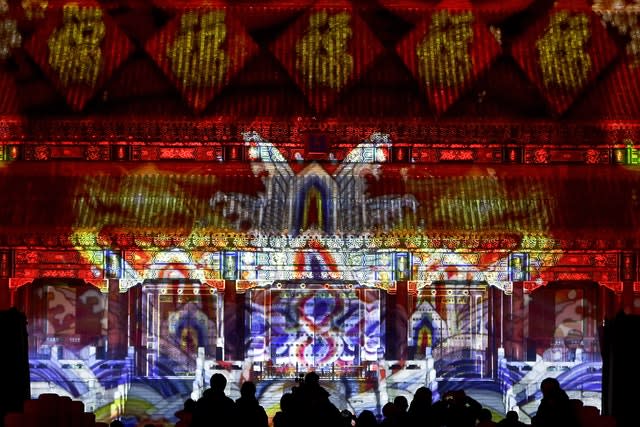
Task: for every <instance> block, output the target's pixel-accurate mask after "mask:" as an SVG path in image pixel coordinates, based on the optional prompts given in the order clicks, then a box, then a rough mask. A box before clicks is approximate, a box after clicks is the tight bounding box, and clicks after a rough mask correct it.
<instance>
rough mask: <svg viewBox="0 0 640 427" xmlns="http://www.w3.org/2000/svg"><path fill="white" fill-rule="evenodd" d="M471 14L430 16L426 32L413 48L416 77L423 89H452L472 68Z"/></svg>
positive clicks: (441, 12) (439, 13)
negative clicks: (417, 71)
mask: <svg viewBox="0 0 640 427" xmlns="http://www.w3.org/2000/svg"><path fill="white" fill-rule="evenodd" d="M473 20H474V17H473V14H472V13H471V12H462V13H450V12H449V11H447V10H442V11H439V12H437V13H435V14H433V16H432V17H431V25H430V26H429V33H428V34H427V36H426V37H425V38H424V39H423V40H422V41H421V42H420V43H418V45H417V46H416V55H417V56H418V60H419V67H420V68H419V71H420V75H421V76H422V77H423V78H424V79H425V81H426V83H427V86H438V87H456V86H459V85H461V84H462V83H464V81H465V80H466V79H467V77H468V76H469V73H470V72H471V70H472V69H473V61H472V59H471V55H470V54H469V45H470V44H471V43H472V42H473V26H472V24H473Z"/></svg>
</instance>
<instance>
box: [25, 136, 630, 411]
mask: <svg viewBox="0 0 640 427" xmlns="http://www.w3.org/2000/svg"><path fill="white" fill-rule="evenodd" d="M245 143H246V146H247V149H248V154H249V156H250V158H251V159H252V162H251V163H250V164H249V165H245V164H239V165H237V168H238V170H235V171H233V176H231V175H229V173H230V172H229V171H227V172H225V173H226V174H227V175H225V174H223V173H218V172H217V169H215V170H212V171H211V172H207V174H208V175H207V174H205V175H206V176H199V175H198V174H197V173H194V174H192V175H189V172H188V171H187V172H184V171H183V172H180V173H177V172H176V171H173V170H171V168H170V167H166V168H165V166H163V165H161V164H158V165H154V166H153V167H150V166H145V167H143V168H141V169H138V170H134V171H128V170H124V169H123V168H121V169H118V171H117V173H116V174H115V177H112V176H108V177H107V176H106V175H105V176H102V175H96V176H91V177H87V178H83V179H84V181H82V183H81V184H80V185H79V187H80V188H78V189H77V193H75V194H76V196H75V197H76V198H77V200H76V199H74V200H76V201H77V203H75V204H74V206H76V209H77V211H76V212H75V213H76V214H77V227H75V228H74V229H73V231H72V232H71V236H70V237H71V239H72V241H73V242H76V243H77V245H76V246H75V249H76V251H71V250H70V251H68V252H69V253H73V255H74V257H75V258H78V259H80V261H77V262H78V264H81V265H82V269H84V270H82V269H80V270H81V272H82V274H83V276H82V277H84V278H85V279H86V280H87V281H90V279H91V280H94V279H95V282H96V287H94V286H91V285H86V284H84V285H76V284H74V283H70V282H68V281H61V282H60V283H57V282H56V283H54V282H46V283H45V284H43V283H44V282H42V283H34V284H31V285H28V286H22V287H21V288H19V289H18V292H17V295H18V297H19V298H18V299H19V301H20V303H19V304H21V305H22V306H23V307H29V310H30V311H29V319H30V320H29V322H30V323H29V325H30V326H29V327H30V328H31V329H30V339H32V340H33V343H34V345H33V346H32V353H31V364H32V370H31V372H32V380H33V392H34V395H38V394H40V393H43V392H48V391H52V390H55V391H56V392H59V393H61V394H66V395H69V396H71V397H73V398H74V399H79V400H83V401H84V402H85V404H86V405H87V408H89V409H90V410H93V411H96V412H97V413H98V418H99V419H101V420H110V419H113V418H114V417H129V418H128V419H129V420H131V421H132V423H133V421H135V422H137V423H142V422H144V421H150V422H162V421H163V420H164V421H167V420H168V421H171V422H173V421H175V420H174V419H173V418H172V417H173V413H174V412H175V411H176V410H178V409H179V408H181V407H182V404H183V402H184V399H186V398H187V397H190V396H191V397H196V398H197V397H198V396H200V395H201V393H202V391H203V389H204V388H205V387H206V384H207V381H208V378H209V376H210V375H211V374H213V373H215V372H223V373H224V374H225V375H226V376H227V377H228V378H229V388H228V391H230V393H231V395H232V396H233V397H237V396H238V390H239V386H240V384H241V382H242V381H244V380H246V379H254V380H256V381H257V382H258V383H259V390H260V392H259V397H260V399H261V402H262V403H263V404H264V405H265V406H267V407H268V408H271V410H274V409H277V402H278V401H279V398H280V396H281V394H282V393H283V392H284V391H286V390H287V388H288V387H290V386H291V385H292V380H293V378H294V377H296V375H298V374H300V373H304V372H306V371H307V370H309V369H315V370H317V371H318V372H319V373H320V374H321V375H322V376H323V378H324V380H326V381H331V383H330V384H331V385H330V387H331V389H332V390H333V394H334V398H335V399H337V400H336V403H337V404H339V407H340V408H353V409H356V410H358V411H361V410H363V409H372V410H374V411H375V412H379V411H380V409H381V407H382V406H383V405H384V403H386V402H387V401H388V400H392V399H393V398H394V397H396V396H398V395H404V396H406V397H409V398H410V397H411V394H412V393H413V392H414V391H415V390H416V389H417V388H418V387H420V386H424V385H427V386H428V387H431V388H432V390H433V391H434V393H435V395H436V396H438V395H439V393H442V392H444V391H446V390H448V389H451V388H455V387H460V386H461V385H462V384H466V383H465V382H464V381H463V380H469V379H473V380H474V382H473V384H474V386H475V387H477V388H479V389H481V391H482V393H485V396H491V397H492V398H495V399H493V401H505V402H507V404H506V407H498V408H492V409H494V410H496V411H498V412H501V411H504V410H505V409H513V408H521V409H522V412H521V415H522V417H523V418H524V419H526V417H525V414H530V413H532V408H533V407H535V406H537V405H536V401H537V400H539V397H540V396H539V395H537V394H536V393H535V391H536V390H537V384H539V382H540V381H541V380H542V378H543V377H544V376H557V377H558V379H559V380H560V381H561V384H562V385H563V386H565V388H566V389H567V390H568V391H569V392H570V395H572V397H575V396H576V393H578V392H579V393H582V394H581V396H585V395H586V396H588V398H589V399H591V400H590V403H591V404H594V403H595V405H596V406H599V403H598V402H596V400H597V397H598V396H599V393H600V384H601V364H600V361H599V359H598V357H597V351H598V344H597V339H596V338H595V335H594V331H595V327H596V325H595V324H596V322H597V319H599V318H601V316H600V315H596V314H595V310H596V305H595V302H594V300H593V299H590V298H591V296H589V295H590V294H588V293H587V292H586V291H583V290H581V288H580V286H581V285H578V286H576V289H573V290H572V289H562V290H558V291H557V292H556V293H553V295H552V296H549V297H544V298H543V297H542V296H540V295H546V294H544V293H545V292H547V288H546V287H545V286H543V285H545V284H546V282H547V281H550V280H554V279H548V278H549V277H550V273H549V271H550V270H551V269H553V268H554V267H555V266H556V265H567V266H570V268H573V267H574V265H575V263H576V262H577V261H576V260H575V259H577V258H574V257H571V256H569V255H566V254H564V253H563V251H562V249H559V248H556V242H555V241H554V238H553V233H552V231H550V230H549V229H548V225H549V221H550V218H552V216H553V212H552V211H550V209H551V208H550V206H552V205H553V203H551V202H549V201H548V200H547V198H546V197H547V196H545V195H544V191H545V188H546V187H545V185H546V184H545V183H544V182H542V181H541V182H542V183H534V184H530V182H529V181H528V180H526V179H525V180H515V181H510V180H509V179H510V178H509V179H507V178H506V177H502V176H498V174H497V173H496V171H494V170H491V171H489V172H487V173H484V172H478V169H477V168H476V169H474V168H470V169H468V170H466V169H465V172H464V173H465V174H467V175H465V176H464V177H462V179H458V178H460V177H456V178H455V179H451V177H442V176H438V175H437V174H435V175H434V176H428V177H425V176H422V175H420V173H422V172H421V171H418V170H414V169H412V167H411V165H409V166H408V167H406V168H401V169H394V168H393V167H389V168H387V169H385V167H387V166H393V165H385V164H384V163H385V162H386V160H387V159H388V156H389V154H390V151H389V150H390V148H392V143H391V140H390V138H389V136H388V135H384V134H379V133H374V134H372V135H371V137H370V138H368V139H367V140H365V141H362V142H361V143H360V144H359V145H358V146H357V147H356V148H355V149H353V150H352V151H350V152H349V153H347V154H346V156H345V159H344V160H343V161H342V162H341V163H331V164H329V163H319V162H309V163H300V164H289V163H288V162H287V159H286V157H285V156H284V155H283V154H282V153H281V152H280V150H279V149H278V148H277V147H276V146H274V145H273V144H271V143H270V142H268V141H265V140H264V139H262V137H261V136H260V135H259V134H257V133H255V132H248V133H247V134H245ZM221 167H222V166H221ZM242 168H245V169H246V170H242ZM242 174H244V175H242ZM474 174H478V175H479V176H475V175H474ZM487 174H488V175H487ZM241 175H242V179H239V178H238V177H239V176H241ZM503 178H504V179H503ZM386 179H388V180H390V182H392V184H389V185H387V182H386V181H385V180H386ZM236 181H237V182H236ZM240 181H242V182H240ZM463 181H464V182H463ZM513 182H515V184H514V183H513ZM462 193H465V194H466V196H465V197H467V198H466V199H464V200H463V198H462V196H461V194H462ZM476 202H477V203H476ZM142 217H144V221H142V220H141V221H142V222H145V221H146V223H145V224H147V225H149V226H152V227H160V228H162V227H166V226H167V224H173V223H174V222H175V224H174V225H175V226H176V227H178V226H179V227H180V230H181V232H180V233H176V234H175V235H170V234H167V233H164V232H159V231H153V232H151V231H150V232H149V235H148V236H144V235H139V234H137V235H133V234H132V233H130V229H129V228H130V227H133V228H135V227H139V226H140V224H139V223H138V222H136V221H138V219H139V218H142ZM425 218H426V219H427V220H430V221H431V223H427V224H426V225H425V224H424V223H423V222H422V221H423V220H424V219H425ZM90 219H93V221H94V222H92V221H91V220H90ZM503 223H506V224H507V225H508V226H505V227H504V228H500V227H502V225H503ZM469 224H475V226H477V227H480V228H491V227H494V226H495V227H498V228H499V230H500V233H501V234H500V236H501V237H500V238H495V241H494V240H492V239H486V237H482V239H484V240H483V241H484V242H485V243H483V244H482V245H480V244H479V243H478V242H479V240H480V239H481V236H477V235H476V234H475V231H473V230H474V229H469V227H468V226H469ZM496 224H498V225H497V226H496ZM429 227H431V228H433V229H434V230H440V229H442V230H445V231H443V232H442V233H440V232H439V231H438V232H435V231H433V230H431V229H430V228H429ZM458 228H462V229H463V230H466V231H465V232H466V233H467V234H468V237H467V238H466V240H464V239H463V238H462V237H461V238H459V239H457V240H455V239H452V240H451V241H448V240H447V237H446V236H448V234H447V230H449V231H450V230H457V229H458ZM529 228H531V230H532V231H531V234H528V233H529V231H530V230H529ZM113 230H116V231H117V232H118V234H117V237H116V238H113V239H112V238H108V236H112V235H113V234H112V233H113ZM454 241H455V242H458V243H457V244H456V245H454V244H453V243H451V242H454ZM532 241H533V243H532ZM87 242H88V243H87ZM91 242H94V243H91ZM114 242H115V243H118V244H121V242H126V244H125V243H122V247H121V248H118V246H117V245H116V244H114ZM459 242H463V243H464V242H466V243H464V244H463V243H459ZM96 245H98V247H97V248H96ZM531 248H537V249H536V250H532V249H531ZM547 248H553V249H549V250H547ZM516 251H517V252H516ZM78 254H79V255H78ZM565 255H566V256H565ZM37 256H38V255H37V253H36V252H34V251H30V250H24V251H22V250H20V251H18V252H17V254H16V260H17V262H18V263H22V264H23V265H26V266H30V265H32V264H35V263H37V262H41V263H42V262H45V261H41V260H36V261H32V259H33V258H34V257H35V258H37ZM72 258H73V257H71V256H69V255H68V254H67V253H65V254H62V255H60V254H56V255H55V256H54V257H52V261H48V260H47V261H46V262H47V263H49V262H51V263H54V262H55V263H58V264H59V263H60V262H61V261H60V260H61V259H62V260H63V261H64V260H69V259H72ZM586 258H588V257H586ZM613 258H615V257H613ZM613 258H612V259H609V258H607V257H606V256H605V257H604V258H602V259H597V260H595V261H593V264H595V265H598V266H599V267H602V268H603V271H604V272H603V273H602V276H601V277H602V278H603V279H602V280H611V279H606V278H607V277H614V276H613V275H611V273H610V272H609V271H608V270H606V269H605V268H604V267H606V265H608V264H612V265H617V261H616V259H613ZM65 262H67V261H65ZM580 262H583V263H584V264H585V265H590V264H589V263H591V262H592V261H591V260H590V259H586V260H581V261H580ZM563 263H564V264H563ZM22 264H21V265H22ZM85 270H86V271H85ZM571 271H573V270H571ZM572 274H573V273H572ZM575 274H578V273H575ZM607 275H609V276H607ZM566 277H568V278H580V279H583V277H582V276H575V277H574V276H566ZM591 280H594V281H597V280H599V279H593V278H592V279H591ZM523 281H530V282H527V283H529V284H530V285H527V286H525V287H524V295H523V284H522V282H523ZM514 282H520V284H519V285H518V286H519V292H520V293H519V294H518V295H516V294H515V293H514ZM25 283H27V282H25ZM83 283H84V282H83ZM531 284H533V285H531ZM234 285H235V289H234ZM116 289H117V291H116ZM114 291H115V292H114ZM118 291H119V292H118ZM549 292H550V291H549ZM505 295H506V296H508V297H509V298H513V303H512V304H511V305H510V304H509V303H505V301H506V300H505V301H503V300H502V299H501V298H503V297H505ZM549 295H551V294H549ZM545 298H546V299H545ZM543 299H545V301H547V303H548V304H547V305H548V306H553V307H554V309H553V310H555V311H553V313H551V314H550V313H547V312H546V311H543V310H542V309H541V306H540V305H539V301H541V300H543ZM400 301H405V302H404V303H400ZM403 304H404V305H403ZM114 307H116V308H117V307H120V308H119V309H117V310H114ZM241 310H244V311H243V312H242V311H241ZM114 313H115V314H114ZM500 316H502V319H503V321H502V323H500V322H499V321H498V320H497V319H498V318H499V317H500ZM504 319H510V320H509V321H510V322H512V323H513V324H511V325H509V326H507V325H506V323H507V321H506V320H504ZM530 319H536V321H531V320H530ZM538 319H547V320H545V321H544V322H542V321H539V322H538V321H537V320H538ZM538 326H539V328H538V329H536V328H537V327H538ZM499 328H502V329H499ZM518 328H520V330H521V332H520V333H521V335H523V336H516V335H517V334H514V335H513V336H509V334H510V333H511V332H512V331H513V330H516V329H518ZM229 330H231V331H232V332H231V333H230V332H229ZM510 331H511V332H510ZM527 334H528V335H527ZM230 335H232V336H230ZM502 335H504V336H502ZM396 336H401V337H402V339H398V342H396V341H394V340H395V339H396ZM503 338H504V342H503ZM234 339H235V341H237V342H234V343H231V341H233V340H234ZM390 343H394V346H397V347H398V349H399V350H398V352H397V353H398V354H400V355H401V356H402V357H401V358H400V359H401V360H395V358H394V359H393V360H392V359H391V357H390V356H389V351H390V348H389V346H390V345H391V344H390ZM232 344H233V345H237V346H238V348H241V349H240V350H238V352H237V353H238V355H239V356H238V360H231V358H230V357H229V356H228V354H229V353H232V347H233V345H232ZM115 345H120V346H121V347H124V351H122V352H121V353H120V354H119V355H118V356H112V355H110V353H109V352H110V349H113V347H114V346H115ZM503 346H504V348H503ZM505 348H506V349H507V351H506V356H505V353H504V349H505ZM513 348H515V349H516V350H513ZM394 350H395V348H394ZM234 355H235V353H234ZM503 356H505V357H503ZM493 361H497V368H498V369H497V370H496V371H495V372H494V369H493V367H494V365H493ZM476 391H477V390H476ZM470 393H471V394H472V395H473V393H472V392H470ZM585 393H586V394H585Z"/></svg>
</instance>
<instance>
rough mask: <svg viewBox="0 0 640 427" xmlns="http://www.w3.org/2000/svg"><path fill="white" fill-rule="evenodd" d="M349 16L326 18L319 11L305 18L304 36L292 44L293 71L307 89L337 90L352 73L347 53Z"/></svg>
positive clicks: (349, 29) (324, 13) (344, 13)
mask: <svg viewBox="0 0 640 427" xmlns="http://www.w3.org/2000/svg"><path fill="white" fill-rule="evenodd" d="M350 20H351V15H349V13H347V12H340V13H337V14H335V15H329V13H327V11H325V10H323V11H320V12H318V13H314V14H312V15H311V16H310V17H309V27H308V29H307V33H306V34H305V36H304V37H302V38H301V39H300V40H298V42H297V43H296V67H297V68H298V70H300V72H301V73H302V75H303V76H304V78H305V83H306V85H307V86H308V87H310V88H311V87H314V86H315V85H319V86H324V87H329V88H331V89H339V88H341V87H343V86H344V85H345V84H346V83H347V81H348V80H349V77H350V76H351V74H352V73H353V57H352V56H351V55H350V54H349V52H348V47H349V46H348V44H349V40H351V36H352V30H351V26H350Z"/></svg>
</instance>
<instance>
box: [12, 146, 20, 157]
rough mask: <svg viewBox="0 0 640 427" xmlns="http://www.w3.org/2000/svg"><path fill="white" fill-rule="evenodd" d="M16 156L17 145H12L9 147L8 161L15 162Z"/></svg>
mask: <svg viewBox="0 0 640 427" xmlns="http://www.w3.org/2000/svg"><path fill="white" fill-rule="evenodd" d="M18 156H20V149H19V148H18V146H17V145H12V146H11V147H9V160H17V159H18Z"/></svg>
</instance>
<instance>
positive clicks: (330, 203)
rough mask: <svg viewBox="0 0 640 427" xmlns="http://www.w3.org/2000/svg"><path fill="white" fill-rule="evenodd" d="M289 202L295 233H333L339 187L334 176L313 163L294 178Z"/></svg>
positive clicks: (293, 231) (293, 232) (292, 226)
mask: <svg viewBox="0 0 640 427" xmlns="http://www.w3.org/2000/svg"><path fill="white" fill-rule="evenodd" d="M295 182H296V185H294V186H292V189H291V191H292V194H291V197H290V200H292V201H293V207H292V221H291V228H292V234H293V235H297V234H298V233H302V232H304V231H306V230H321V231H322V232H324V233H325V234H332V233H334V232H335V229H336V208H337V207H336V202H335V199H336V192H337V186H336V183H335V181H334V179H333V177H332V176H331V175H329V174H328V173H327V172H326V171H325V170H324V169H323V168H322V167H321V166H320V165H318V164H317V163H312V164H311V165H309V166H308V167H307V168H305V169H304V170H303V171H302V172H300V173H299V174H298V176H297V177H296V178H295Z"/></svg>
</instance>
